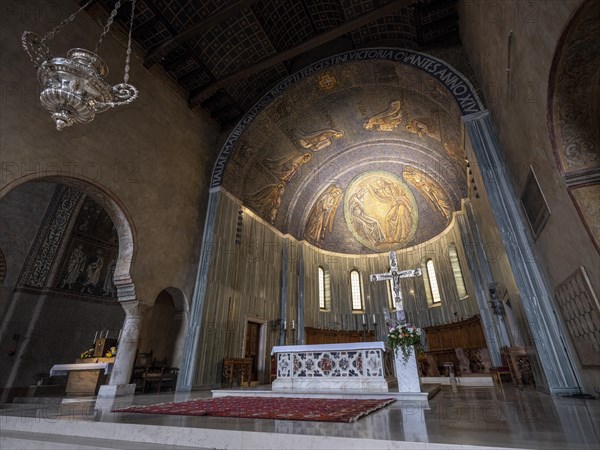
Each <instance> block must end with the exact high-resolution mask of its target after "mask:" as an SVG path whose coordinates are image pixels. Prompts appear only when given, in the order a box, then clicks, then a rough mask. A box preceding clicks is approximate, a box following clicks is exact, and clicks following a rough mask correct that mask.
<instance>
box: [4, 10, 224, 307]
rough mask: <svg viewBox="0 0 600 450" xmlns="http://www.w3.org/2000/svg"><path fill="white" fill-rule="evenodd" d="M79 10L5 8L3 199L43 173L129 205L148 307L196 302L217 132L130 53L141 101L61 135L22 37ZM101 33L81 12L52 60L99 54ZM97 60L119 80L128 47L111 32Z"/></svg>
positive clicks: (136, 266) (137, 271)
mask: <svg viewBox="0 0 600 450" xmlns="http://www.w3.org/2000/svg"><path fill="white" fill-rule="evenodd" d="M76 8H77V4H76V3H74V2H58V1H49V0H48V1H35V0H24V1H17V0H8V1H5V2H4V1H3V2H2V9H1V10H0V14H1V16H2V17H1V18H0V19H1V22H2V26H1V27H0V41H1V49H2V51H1V52H0V58H1V61H0V79H1V81H2V99H1V102H0V118H1V119H0V135H1V136H2V138H1V140H0V164H1V166H0V167H1V173H0V197H1V196H3V195H4V194H6V193H7V192H9V191H10V190H11V189H13V188H14V187H16V186H17V185H19V184H20V183H22V182H24V181H25V180H34V179H37V180H39V179H44V178H45V177H47V176H58V177H60V180H61V181H62V182H65V183H68V182H69V180H70V179H72V178H77V179H79V180H83V181H84V182H87V183H90V184H92V185H94V186H96V187H97V188H99V189H100V190H102V191H103V192H104V193H105V194H107V195H108V196H110V197H111V198H113V199H114V200H115V201H116V202H117V203H118V204H119V205H120V206H121V207H122V208H123V210H124V211H125V214H126V216H127V217H128V219H129V220H130V222H131V226H132V228H133V229H134V260H133V263H132V267H131V275H132V279H133V282H134V284H135V287H136V294H137V298H138V299H139V300H140V301H144V302H148V303H152V302H153V301H154V299H155V298H156V297H157V296H158V294H159V292H160V291H161V290H162V289H163V288H165V287H167V286H174V287H177V288H180V289H181V290H182V292H184V294H185V295H186V296H187V297H190V296H191V293H192V290H193V287H194V276H195V268H196V264H197V252H198V247H199V242H198V240H199V236H201V229H202V226H203V223H204V210H205V206H206V201H207V178H206V176H205V174H206V173H207V170H205V169H206V166H207V165H209V166H212V160H213V159H214V157H215V154H214V152H215V145H214V144H215V142H216V137H217V130H216V127H215V126H214V125H213V124H211V123H208V122H207V121H205V120H204V119H201V118H200V117H198V116H197V115H195V114H194V113H193V112H192V111H191V110H190V109H189V108H188V107H187V105H186V104H185V103H184V102H183V101H182V100H181V99H180V98H179V97H178V96H177V95H174V93H173V92H171V91H170V90H169V89H168V88H166V87H165V86H164V85H163V84H162V83H161V82H160V81H159V80H158V79H157V78H156V77H155V76H154V75H153V74H152V73H150V72H149V71H148V70H146V69H145V68H144V67H143V66H142V64H141V62H140V60H139V55H138V54H136V53H135V52H134V54H133V55H132V61H131V82H132V84H134V85H135V86H136V87H138V88H139V90H140V97H139V99H138V100H136V101H135V102H134V103H132V104H131V105H129V106H126V107H119V108H116V109H113V110H109V111H107V112H105V113H101V114H99V115H98V116H97V117H96V119H95V121H94V122H92V123H91V124H88V125H74V126H73V127H71V128H68V129H65V130H63V131H62V132H58V131H56V129H55V127H54V125H53V123H52V122H51V121H50V118H49V115H48V114H47V112H46V111H45V110H44V109H43V108H42V107H41V105H40V104H39V100H38V95H39V86H38V82H37V77H36V70H35V69H34V67H33V66H32V63H31V61H30V60H29V56H28V55H27V54H26V53H25V52H24V51H23V50H22V48H21V43H20V39H21V34H22V32H23V31H24V30H31V31H34V32H36V33H38V34H43V33H45V32H46V31H48V30H50V29H52V28H53V27H54V26H56V25H58V23H59V22H60V21H61V20H62V19H64V18H66V17H68V16H69V14H71V13H72V12H74V11H75V10H76ZM105 19H106V17H105V16H103V20H105ZM100 32H101V28H100V26H99V25H98V24H97V23H96V22H95V21H94V20H92V18H91V17H90V16H89V15H88V14H86V13H82V14H80V15H79V16H78V17H77V19H76V20H75V23H73V24H70V25H68V26H67V27H66V28H65V29H64V30H63V31H62V32H61V33H59V34H58V35H57V36H56V37H55V38H54V39H53V40H51V41H49V46H50V48H51V50H52V53H53V54H55V55H64V54H65V53H66V51H67V50H68V49H69V48H71V47H84V48H92V49H93V48H94V46H95V43H96V40H97V38H98V36H99V35H100ZM100 55H101V56H102V57H103V58H104V59H105V61H106V62H107V64H108V65H109V67H110V69H111V73H109V75H108V80H109V81H110V82H111V83H113V84H114V83H117V82H119V81H120V79H121V77H122V70H123V67H124V59H125V48H124V45H123V44H122V43H120V42H117V41H116V40H115V39H114V38H113V37H112V36H111V35H109V36H107V38H106V40H105V42H104V43H103V45H102V47H101V49H100Z"/></svg>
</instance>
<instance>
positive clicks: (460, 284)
mask: <svg viewBox="0 0 600 450" xmlns="http://www.w3.org/2000/svg"><path fill="white" fill-rule="evenodd" d="M448 256H449V257H450V266H451V267H452V274H453V275H454V282H455V283H456V290H457V291H458V298H460V299H463V298H467V296H468V295H469V294H468V293H467V288H466V287H465V280H464V278H463V274H462V270H461V268H460V261H459V260H458V252H457V251H456V245H454V244H450V247H448Z"/></svg>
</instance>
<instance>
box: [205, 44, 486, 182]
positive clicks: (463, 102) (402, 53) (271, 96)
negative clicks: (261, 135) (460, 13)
mask: <svg viewBox="0 0 600 450" xmlns="http://www.w3.org/2000/svg"><path fill="white" fill-rule="evenodd" d="M361 60H362V61H368V60H387V61H393V62H396V63H400V64H404V65H408V66H411V67H413V68H415V69H418V70H421V71H423V72H425V73H427V74H429V75H431V76H432V77H433V78H435V79H436V80H437V81H439V82H440V83H442V84H443V85H444V86H445V88H446V89H447V90H448V92H450V94H451V95H452V97H453V98H454V99H455V101H456V103H457V104H458V106H459V109H460V111H461V113H462V114H463V115H470V114H476V113H480V112H482V111H484V107H483V104H482V103H481V100H480V99H479V96H478V95H477V93H476V92H475V89H474V88H473V86H472V85H471V83H470V82H469V80H468V79H467V78H466V77H465V76H464V75H463V74H461V73H460V72H459V71H458V70H456V69H454V68H453V67H452V66H451V65H449V64H447V63H446V62H444V61H442V60H440V59H437V58H435V57H433V56H430V55H427V54H425V53H419V52H415V51H412V50H408V49H398V48H366V49H360V50H352V51H349V52H345V53H340V54H337V55H332V56H329V57H327V58H324V59H322V60H320V61H317V62H315V63H314V64H311V65H309V66H307V67H305V68H304V69H302V70H300V71H298V72H296V73H295V74H292V75H290V76H289V77H287V78H286V79H284V80H283V81H281V82H280V83H279V84H277V85H276V86H275V87H274V88H273V89H271V90H270V91H269V92H267V93H266V94H265V95H263V97H262V98H261V99H260V100H259V101H258V102H257V103H256V104H255V105H254V106H253V107H252V108H250V110H249V111H248V112H247V113H246V114H245V115H244V117H242V119H241V120H240V121H239V122H238V123H237V125H236V126H235V128H234V129H233V131H232V132H231V134H230V135H229V137H228V138H227V140H226V141H225V144H224V145H223V148H222V149H221V152H220V153H219V156H218V157H217V160H216V162H215V165H214V168H213V172H212V178H211V184H210V187H211V188H215V187H217V186H220V185H221V183H222V181H223V175H224V172H225V167H226V166H227V163H228V161H229V157H230V155H231V153H232V152H233V149H234V147H235V145H236V143H237V142H238V140H239V138H240V137H241V136H242V135H243V134H244V131H245V130H246V129H247V128H248V126H249V125H250V124H251V123H252V121H253V120H254V119H255V118H256V116H257V115H258V114H260V113H261V112H263V111H264V110H265V109H266V108H267V107H268V106H269V105H270V104H271V103H272V102H273V101H274V100H275V99H276V98H277V97H279V96H280V95H281V94H282V93H283V92H284V91H285V90H286V89H287V88H288V87H289V86H291V85H292V84H295V83H297V82H299V81H301V80H303V79H304V78H306V77H308V76H311V75H314V74H315V73H317V72H320V71H325V70H326V69H327V68H329V67H331V66H333V65H336V64H343V63H345V62H352V61H361Z"/></svg>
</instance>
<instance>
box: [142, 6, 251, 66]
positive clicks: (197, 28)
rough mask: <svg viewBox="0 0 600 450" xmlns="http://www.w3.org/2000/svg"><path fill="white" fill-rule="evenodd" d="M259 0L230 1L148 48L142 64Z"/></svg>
mask: <svg viewBox="0 0 600 450" xmlns="http://www.w3.org/2000/svg"><path fill="white" fill-rule="evenodd" d="M258 1H259V0H239V1H237V2H235V3H232V4H231V5H230V6H226V7H225V8H223V9H221V10H219V11H218V12H217V13H216V14H213V15H212V16H209V17H207V18H206V19H204V20H203V21H201V22H199V23H197V24H196V25H194V26H191V27H190V28H188V29H187V30H185V31H182V32H181V33H179V34H176V35H174V36H173V37H172V38H170V39H168V40H166V41H165V42H163V43H162V44H159V45H157V46H156V47H153V48H151V49H150V50H148V53H147V54H146V57H145V58H144V66H145V67H151V66H153V65H154V64H156V63H157V62H159V61H160V60H161V59H162V58H164V57H165V56H167V55H168V54H169V52H170V51H171V50H173V49H174V48H176V47H178V46H179V45H181V44H183V43H185V42H187V41H189V40H191V39H194V38H196V37H198V36H200V35H201V34H202V33H204V32H205V31H207V30H209V29H210V28H212V27H214V26H215V25H218V24H219V23H221V22H222V21H224V20H225V19H227V18H229V17H231V16H232V15H234V14H236V13H238V12H239V11H241V10H242V9H244V8H247V7H249V6H252V5H253V4H254V3H257V2H258Z"/></svg>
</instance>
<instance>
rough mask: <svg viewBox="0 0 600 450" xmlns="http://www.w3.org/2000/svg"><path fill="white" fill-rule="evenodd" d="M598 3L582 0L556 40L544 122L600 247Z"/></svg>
mask: <svg viewBox="0 0 600 450" xmlns="http://www.w3.org/2000/svg"><path fill="white" fill-rule="evenodd" d="M599 24H600V4H599V3H598V2H596V1H594V0H586V1H584V2H583V3H582V5H581V6H580V7H579V9H578V10H577V11H576V12H575V13H574V15H573V16H572V17H571V20H570V21H569V23H568V24H567V25H566V27H565V29H564V30H563V33H562V35H561V38H560V40H559V41H558V44H557V47H556V51H555V53H554V60H553V62H552V67H551V70H550V78H549V84H548V110H547V119H548V128H549V131H550V140H551V142H552V150H553V153H554V157H555V159H556V164H557V167H558V171H559V172H560V174H561V175H562V177H563V179H564V181H565V184H566V186H567V190H568V192H569V195H570V197H571V200H572V201H573V204H574V205H575V207H576V209H577V211H578V213H579V216H580V218H581V220H582V222H583V224H584V226H585V228H586V230H587V232H588V234H589V236H590V238H591V240H592V242H593V243H594V245H595V247H596V250H598V251H599V252H600V219H599V218H598V217H599V215H598V212H599V209H598V205H597V198H598V196H599V195H600V65H599V61H600V25H599Z"/></svg>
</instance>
